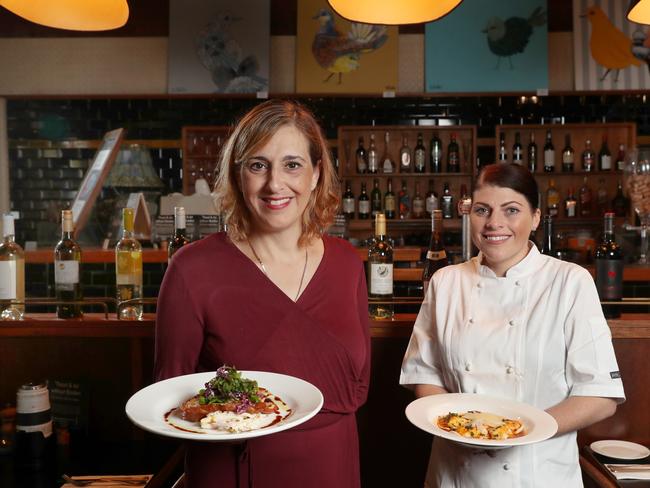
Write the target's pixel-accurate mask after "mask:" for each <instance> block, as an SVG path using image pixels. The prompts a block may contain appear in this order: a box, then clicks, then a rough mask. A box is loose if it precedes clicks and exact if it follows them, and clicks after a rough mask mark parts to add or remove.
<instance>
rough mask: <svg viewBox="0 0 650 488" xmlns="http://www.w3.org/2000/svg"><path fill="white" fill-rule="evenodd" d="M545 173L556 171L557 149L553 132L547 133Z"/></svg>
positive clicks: (548, 131)
mask: <svg viewBox="0 0 650 488" xmlns="http://www.w3.org/2000/svg"><path fill="white" fill-rule="evenodd" d="M544 171H545V172H547V173H550V172H553V171H555V147H554V146H553V139H552V136H551V131H550V130H547V131H546V143H545V144H544Z"/></svg>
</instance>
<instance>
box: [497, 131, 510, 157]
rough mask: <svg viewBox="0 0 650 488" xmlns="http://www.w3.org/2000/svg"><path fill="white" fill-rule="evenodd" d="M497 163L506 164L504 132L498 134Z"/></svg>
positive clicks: (506, 152) (506, 153)
mask: <svg viewBox="0 0 650 488" xmlns="http://www.w3.org/2000/svg"><path fill="white" fill-rule="evenodd" d="M497 161H498V162H499V163H507V162H508V150H507V149H506V135H505V133H504V132H501V133H499V154H498V156H497Z"/></svg>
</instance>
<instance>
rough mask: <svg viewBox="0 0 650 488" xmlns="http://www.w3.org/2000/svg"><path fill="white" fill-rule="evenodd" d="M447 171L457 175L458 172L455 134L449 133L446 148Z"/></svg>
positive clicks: (458, 160) (457, 148)
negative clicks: (449, 137) (449, 136)
mask: <svg viewBox="0 0 650 488" xmlns="http://www.w3.org/2000/svg"><path fill="white" fill-rule="evenodd" d="M447 171H448V172H449V173H458V172H459V171H460V149H459V147H458V142H456V133H455V132H452V133H451V139H450V141H449V145H448V146H447Z"/></svg>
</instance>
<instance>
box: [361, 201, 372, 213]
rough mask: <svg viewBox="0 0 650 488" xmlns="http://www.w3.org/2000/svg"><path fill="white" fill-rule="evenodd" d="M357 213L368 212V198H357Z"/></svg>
mask: <svg viewBox="0 0 650 488" xmlns="http://www.w3.org/2000/svg"><path fill="white" fill-rule="evenodd" d="M359 213H360V214H369V213H370V200H359Z"/></svg>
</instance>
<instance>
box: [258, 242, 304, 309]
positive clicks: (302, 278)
mask: <svg viewBox="0 0 650 488" xmlns="http://www.w3.org/2000/svg"><path fill="white" fill-rule="evenodd" d="M246 240H247V241H248V246H249V247H250V248H251V251H253V256H255V259H257V262H258V264H259V265H260V268H262V271H263V272H264V274H265V275H266V277H267V278H269V279H271V277H270V276H269V273H268V272H267V271H266V268H265V267H264V263H263V262H262V260H261V259H260V257H259V256H258V255H257V252H255V248H254V247H253V244H251V241H250V239H246ZM307 259H308V254H307V248H306V247H305V265H304V266H303V267H302V276H301V277H300V284H299V285H298V292H297V293H296V298H294V299H293V301H294V302H297V301H298V297H299V296H300V290H302V283H303V281H304V280H305V272H306V271H307Z"/></svg>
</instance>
